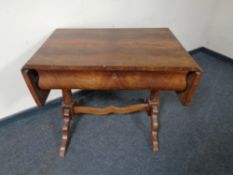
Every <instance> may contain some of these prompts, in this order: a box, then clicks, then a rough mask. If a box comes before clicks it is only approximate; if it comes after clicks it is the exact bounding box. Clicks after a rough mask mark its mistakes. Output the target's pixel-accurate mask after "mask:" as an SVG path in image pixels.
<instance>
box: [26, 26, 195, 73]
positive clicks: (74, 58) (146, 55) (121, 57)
mask: <svg viewBox="0 0 233 175" xmlns="http://www.w3.org/2000/svg"><path fill="white" fill-rule="evenodd" d="M25 68H29V69H39V70H77V71H89V70H101V71H112V70H113V71H200V67H199V66H198V65H197V63H196V62H195V61H194V60H193V59H192V57H191V56H190V55H189V54H188V53H187V52H186V51H185V49H184V48H183V47H182V45H181V44H180V43H179V41H178V40H177V39H176V38H175V36H174V35H173V34H172V32H171V31H170V30H169V29H167V28H150V29H57V30H55V31H54V33H53V34H52V35H51V36H50V37H49V38H48V40H47V41H46V42H45V43H44V44H43V45H42V47H41V48H40V49H39V50H38V51H37V52H36V53H35V54H34V55H33V57H32V58H31V59H30V60H29V61H28V62H27V63H26V65H25Z"/></svg>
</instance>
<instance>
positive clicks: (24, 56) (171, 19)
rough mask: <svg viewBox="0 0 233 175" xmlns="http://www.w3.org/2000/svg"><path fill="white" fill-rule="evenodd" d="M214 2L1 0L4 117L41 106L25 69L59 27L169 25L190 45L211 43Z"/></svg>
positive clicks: (0, 68)
mask: <svg viewBox="0 0 233 175" xmlns="http://www.w3.org/2000/svg"><path fill="white" fill-rule="evenodd" d="M214 2H215V1H213V0H172V1H170V0H69V1H67V0H50V1H48V0H39V1H38V0H20V1H17V0H0V118H3V117H6V116H8V115H10V114H13V113H16V112H18V111H21V110H24V109H27V108H29V107H32V106H35V103H34V101H33V99H32V97H31V95H30V94H29V91H28V89H27V87H26V85H25V83H24V80H23V79H22V76H21V74H20V68H21V67H22V65H23V64H24V63H25V62H26V60H28V59H29V58H30V57H31V56H32V55H33V53H34V52H35V51H36V50H37V49H38V48H39V47H40V46H41V44H42V43H43V42H44V41H45V40H46V38H47V37H48V36H49V35H50V34H51V32H52V31H54V29H55V28H59V27H60V28H61V27H62V28H71V27H72V28H93V27H94V28H106V27H111V28H112V27H169V28H170V29H171V30H172V31H173V32H174V33H175V35H176V36H177V37H178V39H179V40H180V41H181V42H182V43H183V45H184V46H185V48H186V49H187V50H190V49H194V48H197V47H200V46H202V45H203V44H204V43H206V40H205V31H206V30H207V29H206V27H207V24H208V21H209V20H210V14H211V10H212V8H213V7H214ZM219 20H220V19H219ZM59 95H60V93H59V92H56V93H52V94H51V95H50V99H53V98H55V97H57V96H59Z"/></svg>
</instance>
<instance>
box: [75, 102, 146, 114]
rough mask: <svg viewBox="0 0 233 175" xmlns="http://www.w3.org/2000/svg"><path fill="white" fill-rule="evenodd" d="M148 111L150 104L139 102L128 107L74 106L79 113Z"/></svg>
mask: <svg viewBox="0 0 233 175" xmlns="http://www.w3.org/2000/svg"><path fill="white" fill-rule="evenodd" d="M142 110H144V111H147V110H149V105H148V104H137V105H132V106H127V107H116V106H109V107H105V108H94V107H85V106H78V107H75V108H74V112H75V113H77V114H94V115H107V114H111V113H116V114H126V113H131V112H137V111H142Z"/></svg>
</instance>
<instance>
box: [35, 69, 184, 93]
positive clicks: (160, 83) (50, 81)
mask: <svg viewBox="0 0 233 175" xmlns="http://www.w3.org/2000/svg"><path fill="white" fill-rule="evenodd" d="M38 73H39V87H40V88H41V89H99V90H105V89H106V90H107V89H160V90H184V89H185V88H186V77H187V72H127V71H125V72H124V71H118V72H111V71H92V72H86V71H38Z"/></svg>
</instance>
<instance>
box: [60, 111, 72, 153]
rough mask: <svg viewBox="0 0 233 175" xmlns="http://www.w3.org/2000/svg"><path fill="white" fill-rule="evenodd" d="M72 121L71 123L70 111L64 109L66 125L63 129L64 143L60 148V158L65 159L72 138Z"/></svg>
mask: <svg viewBox="0 0 233 175" xmlns="http://www.w3.org/2000/svg"><path fill="white" fill-rule="evenodd" d="M70 121H71V115H70V110H69V109H64V123H63V127H62V142H61V147H60V153H59V155H60V157H64V156H65V153H66V150H67V147H68V142H69V136H70Z"/></svg>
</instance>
